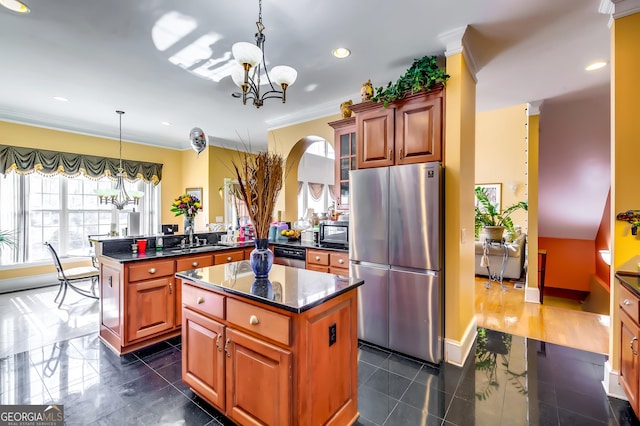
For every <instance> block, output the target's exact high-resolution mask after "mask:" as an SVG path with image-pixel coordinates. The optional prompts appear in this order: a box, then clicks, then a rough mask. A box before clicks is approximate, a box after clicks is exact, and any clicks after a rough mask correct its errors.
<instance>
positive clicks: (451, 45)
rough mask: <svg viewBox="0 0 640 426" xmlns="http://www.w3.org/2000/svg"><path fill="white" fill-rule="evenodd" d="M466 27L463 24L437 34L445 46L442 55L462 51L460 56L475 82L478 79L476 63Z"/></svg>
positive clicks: (450, 54)
mask: <svg viewBox="0 0 640 426" xmlns="http://www.w3.org/2000/svg"><path fill="white" fill-rule="evenodd" d="M467 28H468V26H467V25H465V26H464V27H459V28H454V29H453V30H450V31H445V32H443V33H440V34H438V40H440V41H441V42H442V44H444V46H445V51H444V55H445V56H446V57H449V56H452V55H455V54H457V53H462V56H463V57H464V59H465V61H466V63H467V68H468V69H469V72H470V73H471V77H473V81H475V82H476V83H477V82H478V79H477V77H476V74H477V73H478V63H477V61H476V59H475V57H474V56H473V52H472V50H471V47H470V45H469V34H468V33H467ZM465 35H466V36H465Z"/></svg>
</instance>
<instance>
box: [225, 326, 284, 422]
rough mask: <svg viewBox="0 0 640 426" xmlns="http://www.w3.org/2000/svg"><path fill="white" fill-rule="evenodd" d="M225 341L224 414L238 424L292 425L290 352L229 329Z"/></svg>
mask: <svg viewBox="0 0 640 426" xmlns="http://www.w3.org/2000/svg"><path fill="white" fill-rule="evenodd" d="M225 342H229V343H230V344H229V345H228V346H227V357H228V358H227V368H226V378H227V383H226V385H227V398H226V399H227V406H226V411H227V416H228V417H229V418H231V419H232V420H234V421H235V422H237V423H238V424H241V425H293V424H295V423H294V421H293V418H292V417H293V416H292V415H291V399H292V398H291V391H292V386H293V380H292V377H291V367H292V355H291V352H290V351H287V350H284V349H281V348H279V347H277V346H275V345H272V344H269V343H267V342H265V341H263V340H260V339H257V338H255V337H251V336H250V335H249V334H246V333H243V332H241V331H238V330H235V329H233V328H227V339H226V340H225ZM225 346H226V344H225ZM256 389H261V390H264V392H256Z"/></svg>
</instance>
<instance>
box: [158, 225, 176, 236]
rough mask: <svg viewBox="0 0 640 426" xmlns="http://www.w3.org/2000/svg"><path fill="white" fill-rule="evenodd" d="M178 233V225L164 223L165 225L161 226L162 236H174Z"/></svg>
mask: <svg viewBox="0 0 640 426" xmlns="http://www.w3.org/2000/svg"><path fill="white" fill-rule="evenodd" d="M176 232H178V225H177V224H175V225H172V224H166V223H163V224H162V225H161V226H160V233H161V234H164V235H173V234H175V233H176Z"/></svg>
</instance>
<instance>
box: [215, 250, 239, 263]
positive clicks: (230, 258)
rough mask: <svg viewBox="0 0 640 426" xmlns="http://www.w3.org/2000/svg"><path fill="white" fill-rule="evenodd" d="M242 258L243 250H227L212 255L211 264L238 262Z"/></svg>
mask: <svg viewBox="0 0 640 426" xmlns="http://www.w3.org/2000/svg"><path fill="white" fill-rule="evenodd" d="M239 260H244V250H227V251H225V252H224V253H218V254H214V255H213V264H214V265H220V264H223V263H230V262H238V261H239Z"/></svg>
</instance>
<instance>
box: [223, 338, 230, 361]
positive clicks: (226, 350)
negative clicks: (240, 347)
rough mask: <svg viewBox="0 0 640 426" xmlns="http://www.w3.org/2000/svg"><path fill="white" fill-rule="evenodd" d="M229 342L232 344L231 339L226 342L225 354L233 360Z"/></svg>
mask: <svg viewBox="0 0 640 426" xmlns="http://www.w3.org/2000/svg"><path fill="white" fill-rule="evenodd" d="M229 342H231V339H227V341H226V342H224V353H226V354H227V358H231V354H230V353H229V351H228V348H229Z"/></svg>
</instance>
